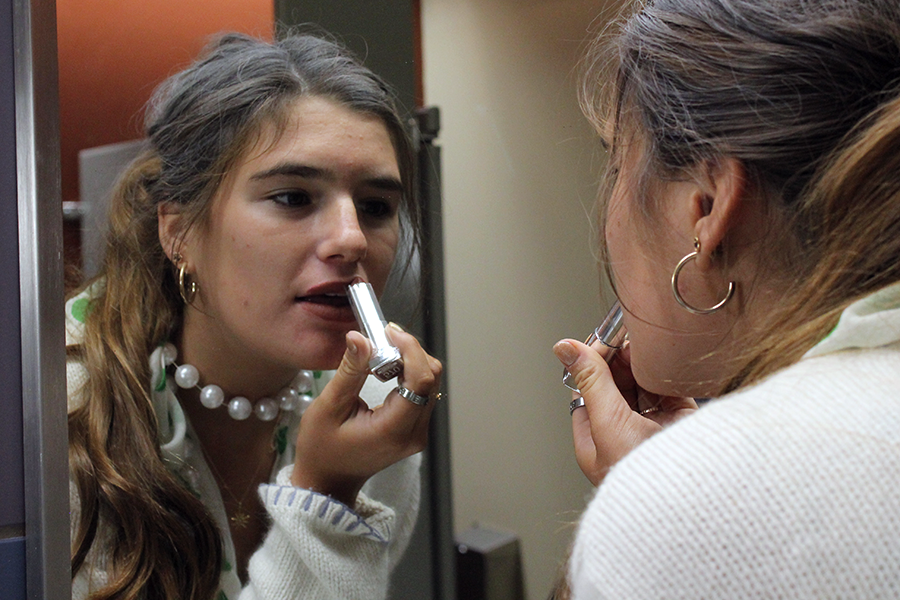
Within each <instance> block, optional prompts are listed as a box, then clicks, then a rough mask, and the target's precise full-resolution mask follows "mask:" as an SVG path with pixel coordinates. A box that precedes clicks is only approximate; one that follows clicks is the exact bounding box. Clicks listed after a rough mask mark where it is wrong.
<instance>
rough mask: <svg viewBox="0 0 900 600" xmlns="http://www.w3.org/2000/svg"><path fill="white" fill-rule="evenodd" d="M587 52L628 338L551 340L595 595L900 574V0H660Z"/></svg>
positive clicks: (879, 580) (710, 592) (584, 566)
mask: <svg viewBox="0 0 900 600" xmlns="http://www.w3.org/2000/svg"><path fill="white" fill-rule="evenodd" d="M610 64H611V65H612V67H613V68H612V71H613V73H614V78H613V80H612V83H611V85H610V86H608V87H607V90H606V91H608V92H609V93H608V94H603V93H599V92H597V91H596V89H595V88H594V86H595V85H596V83H597V82H598V81H599V80H600V79H601V78H606V77H608V74H609V72H608V71H607V70H606V69H607V67H609V66H610ZM588 65H589V70H588V74H587V78H586V80H585V81H586V84H587V85H586V97H585V105H586V108H587V113H588V115H589V117H590V118H591V120H592V121H593V122H594V123H595V125H596V126H597V128H598V130H599V131H600V132H601V134H602V136H603V137H604V138H605V140H606V142H607V143H608V144H609V150H610V173H609V178H610V180H611V181H610V187H611V192H610V194H609V195H608V200H607V201H606V203H605V207H604V210H603V211H602V212H603V214H604V223H603V230H604V231H605V246H606V248H605V251H606V257H607V259H608V271H609V273H610V275H611V280H612V282H613V284H614V286H615V290H616V292H617V295H618V297H619V299H620V301H621V303H622V306H623V307H624V322H625V327H626V329H627V332H628V336H629V342H628V346H627V347H626V349H625V350H624V351H623V352H621V353H619V354H618V355H617V356H616V358H614V359H613V360H612V363H611V365H609V366H608V365H607V363H606V362H605V361H604V356H605V355H606V352H605V351H604V350H602V349H599V350H598V349H595V348H590V347H588V346H585V345H584V344H581V343H579V342H577V341H575V340H563V341H561V342H559V343H558V344H557V345H556V346H555V348H554V350H555V353H556V355H557V357H558V358H559V359H560V360H561V362H562V363H563V364H564V365H566V367H567V369H568V370H569V371H570V372H571V373H572V374H573V376H574V378H575V383H576V385H577V387H578V388H579V389H580V391H581V393H582V394H583V398H584V407H583V408H578V407H577V405H576V406H575V407H574V408H573V410H572V420H573V429H574V433H575V449H576V456H577V460H578V462H579V465H580V466H581V468H582V470H583V471H584V472H585V474H586V475H587V476H588V478H589V479H590V480H591V481H592V482H593V483H594V484H596V485H599V487H598V490H597V493H596V496H595V497H594V498H593V500H592V502H591V503H590V505H589V507H588V509H587V512H586V513H585V515H584V517H583V519H582V521H581V523H580V526H579V529H578V534H577V537H576V541H575V545H574V548H573V553H572V556H571V560H570V565H569V567H570V568H569V584H570V586H571V591H572V595H573V597H575V598H616V599H625V598H640V599H643V600H646V599H652V598H887V597H896V595H897V592H898V589H900V571H898V569H897V565H898V564H900V485H898V483H897V481H898V479H897V477H896V475H897V473H898V469H900V404H898V398H900V5H898V4H897V2H896V1H895V0H822V1H817V2H808V1H806V0H657V1H655V2H649V3H647V4H646V5H644V6H642V7H641V8H640V9H639V10H638V12H636V13H635V14H634V15H633V16H631V17H630V18H628V19H627V20H626V21H625V22H624V23H623V25H622V27H621V30H620V32H619V33H618V35H616V36H615V38H614V40H613V41H612V42H611V43H610V44H607V43H606V41H605V40H604V41H601V42H598V44H597V45H596V46H595V48H594V50H593V52H592V54H591V55H590V58H589V59H588ZM691 397H715V398H717V399H715V400H713V401H711V402H710V403H709V404H708V405H707V406H704V407H703V408H701V409H699V410H697V409H696V406H695V404H694V403H693V401H692V400H691Z"/></svg>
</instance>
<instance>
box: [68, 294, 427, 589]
mask: <svg viewBox="0 0 900 600" xmlns="http://www.w3.org/2000/svg"><path fill="white" fill-rule="evenodd" d="M89 293H90V292H87V293H85V294H82V295H80V296H78V297H75V298H72V299H70V300H69V301H68V302H67V303H66V343H67V345H69V344H75V343H78V342H79V341H80V340H81V338H82V328H83V319H84V315H85V313H86V310H87V309H88V296H89ZM150 368H151V377H152V381H153V388H154V389H153V391H152V399H153V402H154V407H155V409H156V411H157V417H158V422H159V424H160V438H161V439H160V446H161V449H162V453H163V457H164V458H165V460H166V462H167V464H168V465H169V467H170V469H171V470H172V471H173V472H174V473H175V474H176V475H177V476H178V477H179V478H180V479H181V480H182V481H184V482H185V485H187V486H188V487H189V488H190V489H191V490H192V491H194V493H196V494H197V495H198V496H199V497H200V498H201V500H202V501H203V503H204V504H205V505H206V507H207V508H208V509H209V511H210V512H211V514H212V515H213V516H214V518H215V519H216V521H217V522H218V523H219V529H220V531H221V534H222V539H223V546H224V554H225V555H224V559H225V561H224V564H223V565H222V571H221V576H220V580H219V585H220V590H219V592H218V594H217V595H216V598H215V600H237V599H238V598H240V600H287V599H291V600H350V599H357V600H379V599H381V598H385V597H386V595H387V589H388V576H389V574H390V571H391V569H393V567H394V566H396V564H397V562H398V561H399V559H400V557H401V556H402V554H403V552H404V550H405V549H406V546H407V544H408V543H409V539H410V537H411V535H412V531H413V528H414V526H415V521H416V516H417V514H418V507H419V495H420V477H419V467H420V464H421V456H420V455H418V454H417V455H415V456H412V457H410V458H407V459H405V460H402V461H400V462H399V463H397V464H395V465H393V466H391V467H389V468H387V469H385V470H383V471H381V472H380V473H378V474H377V475H375V476H374V477H372V478H371V479H370V480H369V481H368V482H367V483H366V485H365V486H364V487H363V490H362V492H361V493H360V494H359V496H358V499H357V502H356V506H354V507H352V508H351V507H348V506H346V505H344V504H342V503H341V502H338V501H336V500H332V499H331V498H329V497H328V496H323V495H321V494H317V493H315V492H312V491H309V490H305V489H302V488H296V487H293V486H291V484H290V475H291V470H292V465H293V452H294V448H293V444H292V443H291V442H292V440H294V439H295V438H296V430H297V427H298V426H299V420H300V418H299V417H298V416H297V415H296V414H295V413H293V412H290V413H287V412H282V414H281V416H280V421H279V423H278V425H277V427H276V430H277V431H278V436H277V439H278V440H280V442H279V443H278V444H277V445H278V455H277V457H276V463H275V467H274V469H273V472H272V481H271V483H269V484H264V485H261V486H260V489H259V494H260V498H261V499H262V501H263V505H264V507H265V509H266V511H267V512H268V514H269V516H270V517H271V521H272V525H271V528H270V530H269V532H268V534H267V535H266V537H265V540H264V541H263V544H262V546H260V548H259V549H258V550H257V551H256V552H255V553H254V554H253V556H251V558H250V563H249V567H248V573H249V579H250V581H249V583H248V584H247V586H246V587H244V588H243V589H241V583H240V580H239V579H238V576H237V573H236V570H235V568H234V565H235V554H234V546H233V544H232V541H231V534H230V530H229V527H228V518H227V516H226V513H225V508H224V504H223V502H222V497H221V494H220V491H219V488H218V486H217V485H216V482H215V479H214V477H213V475H212V472H211V471H210V469H209V467H208V465H207V463H206V461H205V459H204V457H203V452H202V451H200V449H199V446H198V444H197V440H196V436H195V435H194V433H193V431H192V430H191V427H190V424H189V423H188V422H187V419H186V417H185V415H184V411H183V410H182V408H181V405H180V404H179V401H178V399H177V397H176V396H175V394H174V393H173V391H172V390H173V389H174V384H173V383H172V382H171V381H167V378H166V373H165V363H164V362H163V357H162V351H161V349H157V350H156V351H155V352H154V353H153V354H152V355H151V357H150ZM316 375H317V377H316V383H315V389H314V392H315V393H318V392H320V391H321V389H322V388H323V387H324V386H325V384H326V383H327V382H328V381H330V379H331V377H332V376H333V372H321V373H316ZM168 379H171V378H168ZM86 380H87V371H86V370H85V368H84V367H83V366H82V365H81V364H80V363H79V362H78V361H77V360H73V359H70V360H69V361H68V363H67V384H68V388H69V411H71V410H73V409H74V408H75V407H76V406H78V405H79V403H80V402H81V399H80V397H79V394H78V390H79V389H80V387H81V386H82V385H83V384H84V382H85V381H86ZM391 389H392V386H390V385H388V384H383V383H381V382H379V381H377V380H376V379H374V378H372V377H370V378H369V379H368V380H367V382H366V385H365V386H364V387H363V391H362V393H361V397H362V398H363V399H364V400H365V401H366V402H367V403H369V405H370V406H375V405H378V404H380V403H381V402H383V401H384V398H385V396H386V395H387V393H388V392H389V391H390V390H391ZM222 410H224V409H222ZM69 499H70V504H71V527H72V531H73V533H74V528H75V526H76V524H77V517H78V514H79V510H80V503H79V499H78V493H77V489H76V487H75V485H74V483H73V482H71V481H70V485H69ZM109 533H110V532H109V531H108V530H105V529H104V528H103V520H102V517H101V522H100V528H99V531H98V533H97V537H96V539H95V541H94V544H93V546H92V547H91V551H90V552H89V554H88V557H87V560H86V561H85V565H84V567H82V568H81V570H79V572H78V574H77V576H76V577H75V578H74V580H73V582H72V598H73V600H83V599H84V598H86V597H87V596H88V594H89V593H90V592H91V591H93V590H97V589H99V588H100V587H102V586H103V585H104V584H105V583H106V582H107V572H106V568H105V563H106V554H107V552H108V546H109V544H110V543H112V542H111V540H110V538H109Z"/></svg>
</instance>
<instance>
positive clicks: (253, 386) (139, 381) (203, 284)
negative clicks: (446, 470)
mask: <svg viewBox="0 0 900 600" xmlns="http://www.w3.org/2000/svg"><path fill="white" fill-rule="evenodd" d="M146 133H147V137H148V140H149V145H148V149H147V150H146V152H144V153H143V154H142V155H141V156H140V157H139V158H138V159H136V160H135V161H134V163H133V164H132V165H131V167H130V168H129V169H128V171H127V172H126V174H125V175H124V176H123V178H122V180H121V181H120V183H119V184H118V187H117V189H116V191H115V192H114V196H113V198H112V206H111V211H110V225H109V236H108V243H107V247H106V253H105V259H104V263H103V267H102V271H101V273H100V275H99V276H98V277H97V278H96V279H94V280H93V281H91V282H89V283H88V284H87V285H86V286H85V288H84V289H83V290H82V291H80V292H79V293H78V294H76V295H75V296H74V297H72V298H71V299H70V300H69V301H68V303H67V306H66V308H67V311H66V312H67V338H68V339H67V345H68V350H69V356H70V358H69V363H68V383H69V430H70V468H71V499H72V540H73V546H72V547H73V555H72V574H73V597H75V598H91V599H94V598H113V597H114V598H172V599H175V598H178V599H196V600H200V599H203V600H209V599H213V598H215V599H216V600H225V599H226V598H231V599H236V598H238V597H240V598H245V599H246V598H267V599H268V598H272V599H274V598H366V599H370V598H382V597H384V596H385V594H386V590H387V577H388V574H389V572H390V569H391V568H392V567H393V566H394V565H395V564H396V562H397V560H398V559H399V557H400V555H401V554H402V552H403V550H404V549H405V546H406V544H407V542H408V540H409V537H410V535H411V532H412V528H413V525H414V523H415V519H416V512H417V509H418V499H419V474H418V466H419V457H418V455H417V454H416V453H417V452H418V451H420V450H421V449H422V448H423V447H424V444H425V439H426V435H427V426H428V421H429V417H430V414H431V410H432V409H433V405H434V402H431V403H429V402H428V400H429V399H433V397H434V396H435V395H436V394H437V390H438V388H439V385H440V372H441V365H440V363H439V362H438V361H437V360H436V359H434V358H432V357H430V356H428V355H427V354H426V353H425V352H424V351H423V350H422V348H421V347H420V346H419V344H418V343H417V341H416V340H415V339H414V338H413V337H412V336H410V335H408V334H406V333H404V332H403V331H402V330H401V329H399V328H398V327H389V328H388V335H389V336H390V338H391V339H392V341H393V342H394V343H395V345H396V346H397V347H398V348H399V350H400V352H401V354H402V356H403V359H404V367H403V373H402V375H401V376H400V378H399V384H400V388H399V389H398V388H396V387H395V385H396V383H395V384H381V383H380V382H378V381H377V380H374V379H373V378H369V377H368V357H369V353H370V347H369V344H368V342H367V341H366V339H365V338H364V337H363V336H362V335H361V334H359V333H358V332H356V331H352V330H353V329H354V328H355V319H354V316H353V312H352V310H351V308H350V306H349V303H348V300H347V297H346V291H345V290H346V286H347V285H348V284H349V283H352V282H355V281H359V280H363V281H367V282H369V283H371V284H372V286H373V287H374V289H375V290H376V291H377V292H378V293H380V292H381V291H382V290H383V289H384V286H385V283H386V281H387V278H388V273H389V272H390V270H391V266H392V264H393V262H394V257H395V253H396V250H397V246H398V241H399V238H400V236H401V221H404V222H406V221H408V222H411V223H416V221H417V219H416V217H417V211H416V205H415V201H414V193H413V183H412V164H413V162H412V158H413V157H412V152H413V150H412V148H411V146H410V142H409V141H408V139H407V137H406V134H405V130H404V127H403V125H402V122H401V120H400V118H399V117H398V115H397V111H396V108H395V105H394V101H393V99H392V96H391V94H390V93H389V91H388V90H387V88H386V87H385V85H384V83H383V82H382V81H381V80H380V79H378V78H377V77H376V76H375V75H374V74H372V73H371V72H370V71H368V70H367V69H365V68H364V67H362V66H361V65H360V64H359V63H358V62H357V61H356V60H355V59H353V58H352V57H350V56H349V55H348V54H347V53H346V52H345V51H344V50H343V49H342V48H340V47H339V46H337V45H335V44H334V43H331V42H329V41H325V40H322V39H318V38H316V37H311V36H295V37H290V38H287V39H284V40H282V41H279V42H275V43H272V44H270V43H266V42H261V41H258V40H254V39H250V38H247V37H244V36H240V35H226V36H224V37H222V38H221V39H220V40H219V41H218V42H217V43H215V44H213V45H212V46H211V47H210V48H209V49H208V51H207V52H206V53H205V54H204V56H203V57H202V58H201V59H199V60H198V61H197V62H196V63H195V64H193V65H191V66H190V67H189V68H187V69H186V70H185V71H183V72H181V73H179V74H177V75H175V76H173V77H172V78H171V79H169V80H168V81H167V82H166V83H165V84H163V85H162V86H161V87H160V88H159V90H158V91H157V92H156V94H155V95H154V98H153V100H152V102H151V108H150V110H149V112H148V117H147V128H146ZM404 213H405V214H406V215H408V216H409V218H408V219H406V218H404V219H401V214H404ZM335 368H337V371H336V372H335V371H333V369H335ZM400 392H402V393H404V394H405V395H404V396H403V397H401V396H400V395H399V393H400ZM377 405H381V406H380V407H378V408H374V407H376V406H377ZM370 407H372V408H370ZM373 408H374V410H373ZM301 414H302V418H301Z"/></svg>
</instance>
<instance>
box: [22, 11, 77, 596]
mask: <svg viewBox="0 0 900 600" xmlns="http://www.w3.org/2000/svg"><path fill="white" fill-rule="evenodd" d="M13 26H14V37H13V43H14V46H15V99H16V100H15V102H16V107H15V110H16V172H17V177H16V178H17V193H18V221H19V294H20V311H21V344H22V418H23V436H24V448H23V450H24V465H25V544H26V548H25V564H26V590H27V595H28V598H29V599H35V600H36V599H47V600H50V599H54V600H55V599H61V598H69V597H71V576H70V567H69V551H70V550H69V514H68V513H69V506H68V504H69V489H68V488H69V486H68V481H69V478H68V443H67V433H66V432H67V427H66V394H65V388H66V384H65V346H64V344H65V337H64V332H63V327H64V325H63V299H64V290H63V277H62V274H63V267H62V201H61V198H60V184H59V179H60V176H59V109H58V95H59V94H58V85H57V58H56V3H55V0H14V1H13Z"/></svg>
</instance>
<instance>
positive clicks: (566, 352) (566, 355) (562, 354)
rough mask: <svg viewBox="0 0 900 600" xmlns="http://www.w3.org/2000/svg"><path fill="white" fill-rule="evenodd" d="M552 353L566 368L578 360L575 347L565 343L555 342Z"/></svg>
mask: <svg viewBox="0 0 900 600" xmlns="http://www.w3.org/2000/svg"><path fill="white" fill-rule="evenodd" d="M553 353H554V354H556V358H558V359H559V361H560V362H561V363H562V364H564V365H566V366H567V367H568V366H569V365H571V364H572V363H573V362H575V361H576V360H578V350H576V349H575V346H573V345H572V344H571V343H569V342H566V341H562V342H556V345H554V346H553Z"/></svg>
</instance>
